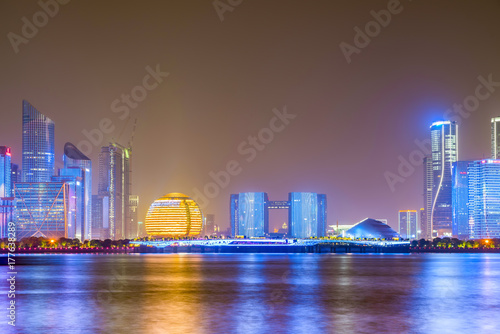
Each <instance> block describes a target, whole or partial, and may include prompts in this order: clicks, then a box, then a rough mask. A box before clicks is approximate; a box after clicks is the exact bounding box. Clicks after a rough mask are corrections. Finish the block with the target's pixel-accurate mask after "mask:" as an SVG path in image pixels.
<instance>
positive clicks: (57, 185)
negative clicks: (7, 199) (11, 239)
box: [14, 182, 69, 240]
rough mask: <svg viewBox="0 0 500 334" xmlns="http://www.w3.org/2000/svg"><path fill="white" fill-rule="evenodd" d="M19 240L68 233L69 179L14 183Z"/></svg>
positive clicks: (66, 235) (61, 235)
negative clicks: (67, 181) (63, 180)
mask: <svg viewBox="0 0 500 334" xmlns="http://www.w3.org/2000/svg"><path fill="white" fill-rule="evenodd" d="M14 189H15V194H16V208H15V210H16V227H17V240H21V239H23V238H29V237H44V238H52V239H58V238H61V237H65V238H67V237H68V214H67V213H68V204H69V185H68V184H67V183H66V182H37V183H25V182H21V183H16V184H14Z"/></svg>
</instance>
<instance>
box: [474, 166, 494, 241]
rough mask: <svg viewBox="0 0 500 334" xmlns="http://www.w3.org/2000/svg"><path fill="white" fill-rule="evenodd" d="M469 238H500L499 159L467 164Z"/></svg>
mask: <svg viewBox="0 0 500 334" xmlns="http://www.w3.org/2000/svg"><path fill="white" fill-rule="evenodd" d="M468 173H469V174H468V177H469V182H468V185H469V196H468V197H469V227H470V237H471V239H485V238H500V160H489V159H488V160H478V161H473V162H472V163H470V164H469V168H468Z"/></svg>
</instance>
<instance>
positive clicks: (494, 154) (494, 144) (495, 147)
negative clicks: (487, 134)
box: [491, 117, 500, 159]
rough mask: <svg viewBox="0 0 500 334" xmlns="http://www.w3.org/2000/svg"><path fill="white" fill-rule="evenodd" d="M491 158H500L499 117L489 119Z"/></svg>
mask: <svg viewBox="0 0 500 334" xmlns="http://www.w3.org/2000/svg"><path fill="white" fill-rule="evenodd" d="M491 159H500V117H493V118H492V119H491Z"/></svg>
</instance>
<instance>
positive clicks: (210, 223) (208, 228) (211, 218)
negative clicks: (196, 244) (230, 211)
mask: <svg viewBox="0 0 500 334" xmlns="http://www.w3.org/2000/svg"><path fill="white" fill-rule="evenodd" d="M214 234H215V215H214V214H211V213H209V214H206V215H205V235H206V236H211V235H214Z"/></svg>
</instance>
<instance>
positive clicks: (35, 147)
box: [22, 100, 54, 182]
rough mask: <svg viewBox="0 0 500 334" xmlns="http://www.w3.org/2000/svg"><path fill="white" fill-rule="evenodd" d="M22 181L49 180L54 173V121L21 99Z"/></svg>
mask: <svg viewBox="0 0 500 334" xmlns="http://www.w3.org/2000/svg"><path fill="white" fill-rule="evenodd" d="M22 147H23V152H22V155H23V156H22V163H23V166H22V169H23V175H22V180H23V182H50V178H51V177H52V176H53V175H54V122H53V121H52V120H51V119H50V118H48V117H47V116H45V115H43V114H41V113H40V112H39V111H38V110H36V109H35V107H33V106H32V105H31V104H30V103H29V102H28V101H26V100H23V145H22Z"/></svg>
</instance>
